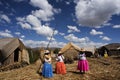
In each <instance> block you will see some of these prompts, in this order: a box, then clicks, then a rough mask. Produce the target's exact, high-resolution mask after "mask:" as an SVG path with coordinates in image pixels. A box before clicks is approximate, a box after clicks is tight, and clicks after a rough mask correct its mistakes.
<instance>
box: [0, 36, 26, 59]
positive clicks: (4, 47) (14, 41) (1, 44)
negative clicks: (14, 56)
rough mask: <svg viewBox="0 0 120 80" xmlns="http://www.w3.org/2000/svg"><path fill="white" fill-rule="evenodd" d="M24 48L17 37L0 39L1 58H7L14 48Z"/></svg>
mask: <svg viewBox="0 0 120 80" xmlns="http://www.w3.org/2000/svg"><path fill="white" fill-rule="evenodd" d="M18 47H19V49H20V50H22V49H23V48H25V46H24V44H23V43H22V42H21V41H20V40H19V39H18V38H2V39H0V52H1V53H0V55H2V59H5V58H7V57H8V56H9V55H10V54H11V53H12V52H14V50H15V49H17V48H18Z"/></svg>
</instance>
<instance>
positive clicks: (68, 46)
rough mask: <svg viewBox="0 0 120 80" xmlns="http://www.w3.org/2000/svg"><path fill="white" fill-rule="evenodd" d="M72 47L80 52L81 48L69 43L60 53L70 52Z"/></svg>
mask: <svg viewBox="0 0 120 80" xmlns="http://www.w3.org/2000/svg"><path fill="white" fill-rule="evenodd" d="M71 47H73V48H74V49H76V50H78V51H80V50H81V49H80V47H78V46H76V45H75V44H73V43H72V42H70V43H68V44H67V45H65V46H64V47H63V48H62V49H61V50H60V51H61V52H62V53H64V52H65V51H67V50H69V49H70V48H71Z"/></svg>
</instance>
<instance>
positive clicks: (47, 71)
mask: <svg viewBox="0 0 120 80" xmlns="http://www.w3.org/2000/svg"><path fill="white" fill-rule="evenodd" d="M42 75H43V76H44V77H47V78H51V77H53V69H52V65H51V64H49V63H47V62H45V63H44V64H43V68H42Z"/></svg>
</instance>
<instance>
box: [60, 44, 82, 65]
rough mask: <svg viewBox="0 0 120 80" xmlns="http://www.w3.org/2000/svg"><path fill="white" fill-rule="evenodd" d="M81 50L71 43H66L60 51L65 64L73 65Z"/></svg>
mask: <svg viewBox="0 0 120 80" xmlns="http://www.w3.org/2000/svg"><path fill="white" fill-rule="evenodd" d="M80 50H81V49H80V48H79V47H78V46H76V45H75V44H73V43H71V42H70V43H68V44H67V45H65V46H64V47H63V48H62V49H61V50H60V51H61V52H62V53H63V55H64V57H65V63H73V62H74V60H76V59H77V56H78V53H79V51H80Z"/></svg>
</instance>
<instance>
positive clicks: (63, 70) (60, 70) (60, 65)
mask: <svg viewBox="0 0 120 80" xmlns="http://www.w3.org/2000/svg"><path fill="white" fill-rule="evenodd" d="M55 71H56V73H57V74H66V67H65V64H64V62H57V63H56V70H55Z"/></svg>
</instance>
